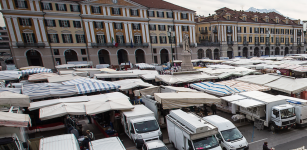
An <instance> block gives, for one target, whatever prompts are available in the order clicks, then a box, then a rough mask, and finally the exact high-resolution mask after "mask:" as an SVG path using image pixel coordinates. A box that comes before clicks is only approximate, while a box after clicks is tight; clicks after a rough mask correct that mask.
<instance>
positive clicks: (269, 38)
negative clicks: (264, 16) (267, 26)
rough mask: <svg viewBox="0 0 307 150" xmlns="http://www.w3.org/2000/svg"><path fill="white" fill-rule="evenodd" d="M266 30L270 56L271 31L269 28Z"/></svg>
mask: <svg viewBox="0 0 307 150" xmlns="http://www.w3.org/2000/svg"><path fill="white" fill-rule="evenodd" d="M267 31H268V32H267V33H268V34H267V35H266V36H267V37H268V41H267V42H268V45H269V56H270V57H271V44H270V43H271V42H270V40H271V32H270V30H267Z"/></svg>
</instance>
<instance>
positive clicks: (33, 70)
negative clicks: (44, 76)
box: [20, 68, 52, 76]
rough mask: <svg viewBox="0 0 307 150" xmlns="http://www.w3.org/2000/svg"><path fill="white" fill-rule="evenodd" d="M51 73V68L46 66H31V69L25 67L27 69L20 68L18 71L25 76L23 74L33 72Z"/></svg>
mask: <svg viewBox="0 0 307 150" xmlns="http://www.w3.org/2000/svg"><path fill="white" fill-rule="evenodd" d="M43 72H46V73H52V70H51V69H47V68H32V69H27V70H22V71H21V72H20V73H21V74H22V75H23V76H25V75H30V74H35V73H43Z"/></svg>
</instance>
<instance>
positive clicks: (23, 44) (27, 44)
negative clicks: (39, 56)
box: [16, 43, 45, 48]
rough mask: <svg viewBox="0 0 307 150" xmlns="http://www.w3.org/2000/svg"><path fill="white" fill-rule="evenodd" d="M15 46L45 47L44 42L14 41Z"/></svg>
mask: <svg viewBox="0 0 307 150" xmlns="http://www.w3.org/2000/svg"><path fill="white" fill-rule="evenodd" d="M16 46H17V47H38V48H39V47H45V43H16Z"/></svg>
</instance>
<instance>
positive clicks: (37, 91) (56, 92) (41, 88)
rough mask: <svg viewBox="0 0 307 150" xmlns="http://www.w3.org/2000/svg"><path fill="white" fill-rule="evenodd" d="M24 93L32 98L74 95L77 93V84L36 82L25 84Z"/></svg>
mask: <svg viewBox="0 0 307 150" xmlns="http://www.w3.org/2000/svg"><path fill="white" fill-rule="evenodd" d="M22 93H23V94H24V95H28V96H30V99H40V98H47V97H61V96H72V95H76V94H77V90H76V87H75V85H62V84H59V83H36V84H27V85H24V87H23V90H22Z"/></svg>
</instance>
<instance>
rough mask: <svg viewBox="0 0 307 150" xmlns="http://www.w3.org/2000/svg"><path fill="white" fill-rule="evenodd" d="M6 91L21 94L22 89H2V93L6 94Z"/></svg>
mask: <svg viewBox="0 0 307 150" xmlns="http://www.w3.org/2000/svg"><path fill="white" fill-rule="evenodd" d="M5 91H8V92H12V93H18V94H20V93H21V88H0V92H5Z"/></svg>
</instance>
